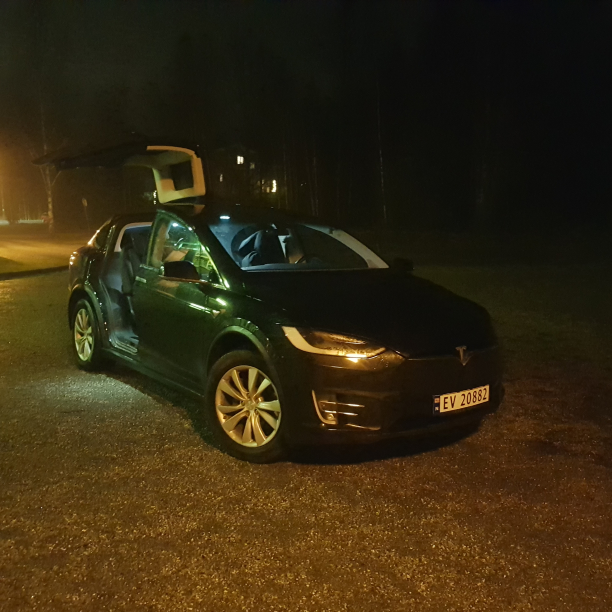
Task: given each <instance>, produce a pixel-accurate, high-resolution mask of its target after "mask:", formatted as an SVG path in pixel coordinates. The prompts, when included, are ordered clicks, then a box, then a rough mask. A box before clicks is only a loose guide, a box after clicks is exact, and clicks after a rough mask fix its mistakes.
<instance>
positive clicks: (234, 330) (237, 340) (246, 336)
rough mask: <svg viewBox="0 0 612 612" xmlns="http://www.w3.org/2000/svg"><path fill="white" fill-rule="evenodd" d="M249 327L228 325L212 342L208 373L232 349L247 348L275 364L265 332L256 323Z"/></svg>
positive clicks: (209, 352) (207, 359)
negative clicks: (272, 360) (271, 357)
mask: <svg viewBox="0 0 612 612" xmlns="http://www.w3.org/2000/svg"><path fill="white" fill-rule="evenodd" d="M249 327H251V328H253V329H249V328H247V327H243V326H242V325H230V326H228V327H226V328H225V329H224V330H223V331H222V332H221V333H220V334H219V335H218V336H217V338H215V340H214V342H213V343H212V345H211V347H210V349H209V351H208V356H207V358H206V364H205V365H206V373H207V374H208V372H210V369H211V368H212V366H213V365H214V364H215V363H216V362H217V361H218V360H219V359H220V358H221V357H223V355H226V354H227V353H230V352H232V351H240V350H247V351H252V352H254V353H257V354H258V355H260V356H261V357H262V358H263V359H264V360H265V361H266V363H267V364H268V365H270V366H272V367H274V366H273V364H272V363H271V359H270V354H269V346H267V345H269V342H268V340H267V338H266V337H265V336H264V335H263V333H262V332H261V331H260V330H259V329H258V328H257V327H256V326H254V325H252V324H250V325H249Z"/></svg>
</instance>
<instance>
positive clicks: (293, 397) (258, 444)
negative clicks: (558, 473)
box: [68, 204, 503, 462]
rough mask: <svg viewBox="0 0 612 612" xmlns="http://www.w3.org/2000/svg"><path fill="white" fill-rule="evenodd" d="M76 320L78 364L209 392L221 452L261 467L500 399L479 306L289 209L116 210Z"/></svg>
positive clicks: (442, 419)
mask: <svg viewBox="0 0 612 612" xmlns="http://www.w3.org/2000/svg"><path fill="white" fill-rule="evenodd" d="M68 312H69V320H70V328H71V330H72V337H73V346H74V353H75V356H76V360H77V363H78V364H79V366H80V367H82V368H85V369H88V370H93V369H96V368H99V367H102V366H103V364H104V362H105V361H106V360H108V359H113V360H116V361H121V362H123V363H125V364H127V365H129V366H131V367H133V368H135V369H137V370H139V371H141V372H144V373H145V374H147V375H149V376H152V377H154V378H156V379H158V380H160V381H162V382H165V383H168V384H171V385H173V386H174V387H178V388H180V389H183V390H185V391H188V392H191V393H195V394H197V395H198V396H199V397H200V398H201V405H202V409H203V411H204V412H205V416H206V418H207V420H208V423H209V426H210V427H211V429H212V430H213V432H214V435H215V437H216V439H217V441H218V443H219V444H220V445H221V446H222V447H223V448H224V449H225V450H226V451H227V452H228V453H231V454H232V455H234V456H236V457H239V458H241V459H245V460H249V461H254V462H268V461H274V460H277V459H279V458H280V457H282V456H283V454H284V453H285V452H286V450H287V449H288V448H289V447H291V446H292V445H297V444H318V443H325V444H326V443H332V444H334V443H336V444H340V443H363V442H368V441H375V440H382V439H387V438H391V437H395V436H403V435H408V434H414V433H415V432H417V433H420V432H426V431H432V432H435V431H439V430H445V429H449V428H450V429H452V428H456V427H462V426H464V425H466V424H467V423H477V422H478V421H479V420H480V419H482V417H483V416H484V415H486V414H487V413H490V412H492V411H494V410H495V409H497V407H498V406H499V404H500V402H501V400H502V397H503V386H502V368H501V361H500V354H499V349H498V346H497V339H496V336H495V333H494V331H493V328H492V325H491V321H490V318H489V316H488V314H487V312H486V311H485V310H484V309H483V308H482V307H480V306H478V305H477V304H475V303H473V302H471V301H469V300H467V299H464V298H461V297H459V296H457V295H455V294H453V293H451V292H450V291H447V290H446V289H443V288H442V287H439V286H437V285H435V284H433V283H431V282H428V281H426V280H423V279H421V278H419V277H417V276H415V275H413V274H412V273H411V272H410V271H409V270H408V269H407V267H406V266H393V265H392V266H390V267H389V266H388V265H387V264H386V263H385V262H384V261H383V260H382V259H381V258H380V257H379V256H377V255H376V254H375V253H373V252H372V251H371V250H370V249H369V248H367V247H366V246H364V245H363V244H362V243H360V242H359V241H358V240H356V239H355V238H353V237H352V236H350V235H349V234H347V233H346V232H344V231H342V230H340V229H337V228H334V227H330V226H328V225H325V224H323V223H321V222H319V221H317V220H313V219H306V218H300V217H296V216H293V215H290V214H288V213H284V212H282V211H279V210H273V209H257V208H253V207H245V206H239V205H233V206H226V207H223V206H216V205H214V204H211V205H206V206H201V205H180V204H179V205H177V204H174V205H172V206H167V207H161V208H159V209H158V210H157V212H156V213H145V214H141V215H139V214H132V215H123V216H117V217H114V218H113V219H111V220H110V221H108V222H107V223H106V224H105V225H103V226H102V227H101V228H100V229H99V230H98V232H97V233H96V234H95V236H94V237H93V238H92V240H91V241H90V242H89V243H88V244H87V246H84V247H83V248H81V249H79V250H78V251H77V252H76V253H74V254H73V256H72V258H71V266H70V302H69V308H68Z"/></svg>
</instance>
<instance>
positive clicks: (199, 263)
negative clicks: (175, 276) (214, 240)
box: [149, 217, 215, 280]
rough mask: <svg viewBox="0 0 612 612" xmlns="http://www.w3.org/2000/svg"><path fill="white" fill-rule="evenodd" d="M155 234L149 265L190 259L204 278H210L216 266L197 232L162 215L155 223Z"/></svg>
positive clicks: (159, 266)
mask: <svg viewBox="0 0 612 612" xmlns="http://www.w3.org/2000/svg"><path fill="white" fill-rule="evenodd" d="M153 234H154V236H155V238H154V240H153V244H152V248H151V252H150V253H149V265H150V266H152V267H154V268H161V266H162V265H163V264H164V263H166V262H169V261H189V262H191V263H192V264H193V265H194V266H195V267H196V270H197V271H198V273H199V274H200V278H201V279H202V280H208V277H209V275H210V271H211V270H213V269H215V266H214V264H213V262H212V260H211V258H210V255H209V254H208V251H207V250H206V249H205V248H204V247H203V246H202V243H201V242H200V239H199V238H198V237H197V235H196V234H195V232H193V231H192V230H191V229H189V228H188V227H187V226H186V225H184V224H183V223H179V222H177V221H175V220H173V219H169V218H167V217H162V218H161V219H159V220H158V221H157V222H156V223H155V227H154V230H153Z"/></svg>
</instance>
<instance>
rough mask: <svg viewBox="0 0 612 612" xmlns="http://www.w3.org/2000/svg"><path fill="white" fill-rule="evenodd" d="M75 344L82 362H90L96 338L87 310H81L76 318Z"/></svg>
mask: <svg viewBox="0 0 612 612" xmlns="http://www.w3.org/2000/svg"><path fill="white" fill-rule="evenodd" d="M74 344H75V347H76V352H77V355H78V356H79V359H80V360H81V361H89V360H90V359H91V355H92V353H93V345H94V337H93V327H92V323H91V318H90V316H89V313H88V312H87V309H86V308H81V309H79V311H78V312H77V314H76V317H75V318H74Z"/></svg>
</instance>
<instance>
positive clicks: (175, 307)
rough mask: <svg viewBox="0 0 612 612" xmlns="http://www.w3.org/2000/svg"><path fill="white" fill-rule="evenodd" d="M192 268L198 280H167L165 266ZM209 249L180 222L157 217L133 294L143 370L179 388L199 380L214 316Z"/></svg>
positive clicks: (167, 214)
mask: <svg viewBox="0 0 612 612" xmlns="http://www.w3.org/2000/svg"><path fill="white" fill-rule="evenodd" d="M175 261H189V262H190V263H192V264H193V265H194V266H195V268H196V270H197V271H198V274H199V276H200V280H198V281H196V280H190V281H188V280H183V279H179V278H173V277H169V276H168V275H167V274H165V270H164V264H167V263H168V262H175ZM217 274H218V273H217V271H216V269H215V268H214V265H213V263H212V260H211V259H210V256H209V253H208V251H207V249H205V248H204V246H203V245H202V244H201V242H200V240H199V238H198V236H197V235H196V233H195V232H194V231H193V230H192V229H191V228H190V227H189V226H188V225H187V224H186V223H185V222H184V221H182V220H181V219H180V218H178V217H175V216H174V215H171V214H170V213H167V212H164V213H159V214H158V217H157V220H156V223H155V225H154V227H153V232H152V238H151V243H150V246H149V253H148V257H147V263H146V265H144V266H141V268H140V272H139V275H138V278H137V282H136V288H135V290H134V313H135V319H136V331H137V334H138V337H139V347H138V350H139V354H140V356H141V360H142V362H143V364H145V365H148V366H149V367H151V368H153V369H155V370H157V371H159V372H161V373H163V374H164V375H165V376H168V377H170V378H173V379H177V380H178V382H187V381H194V380H196V379H197V378H198V377H199V376H200V370H199V364H200V363H201V361H202V356H203V354H204V351H205V347H206V342H207V339H208V338H209V337H210V328H211V324H212V321H213V320H214V317H215V314H218V312H219V310H218V308H217V309H211V308H210V305H209V296H208V288H209V277H210V276H211V275H212V276H213V277H215V275H217Z"/></svg>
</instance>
